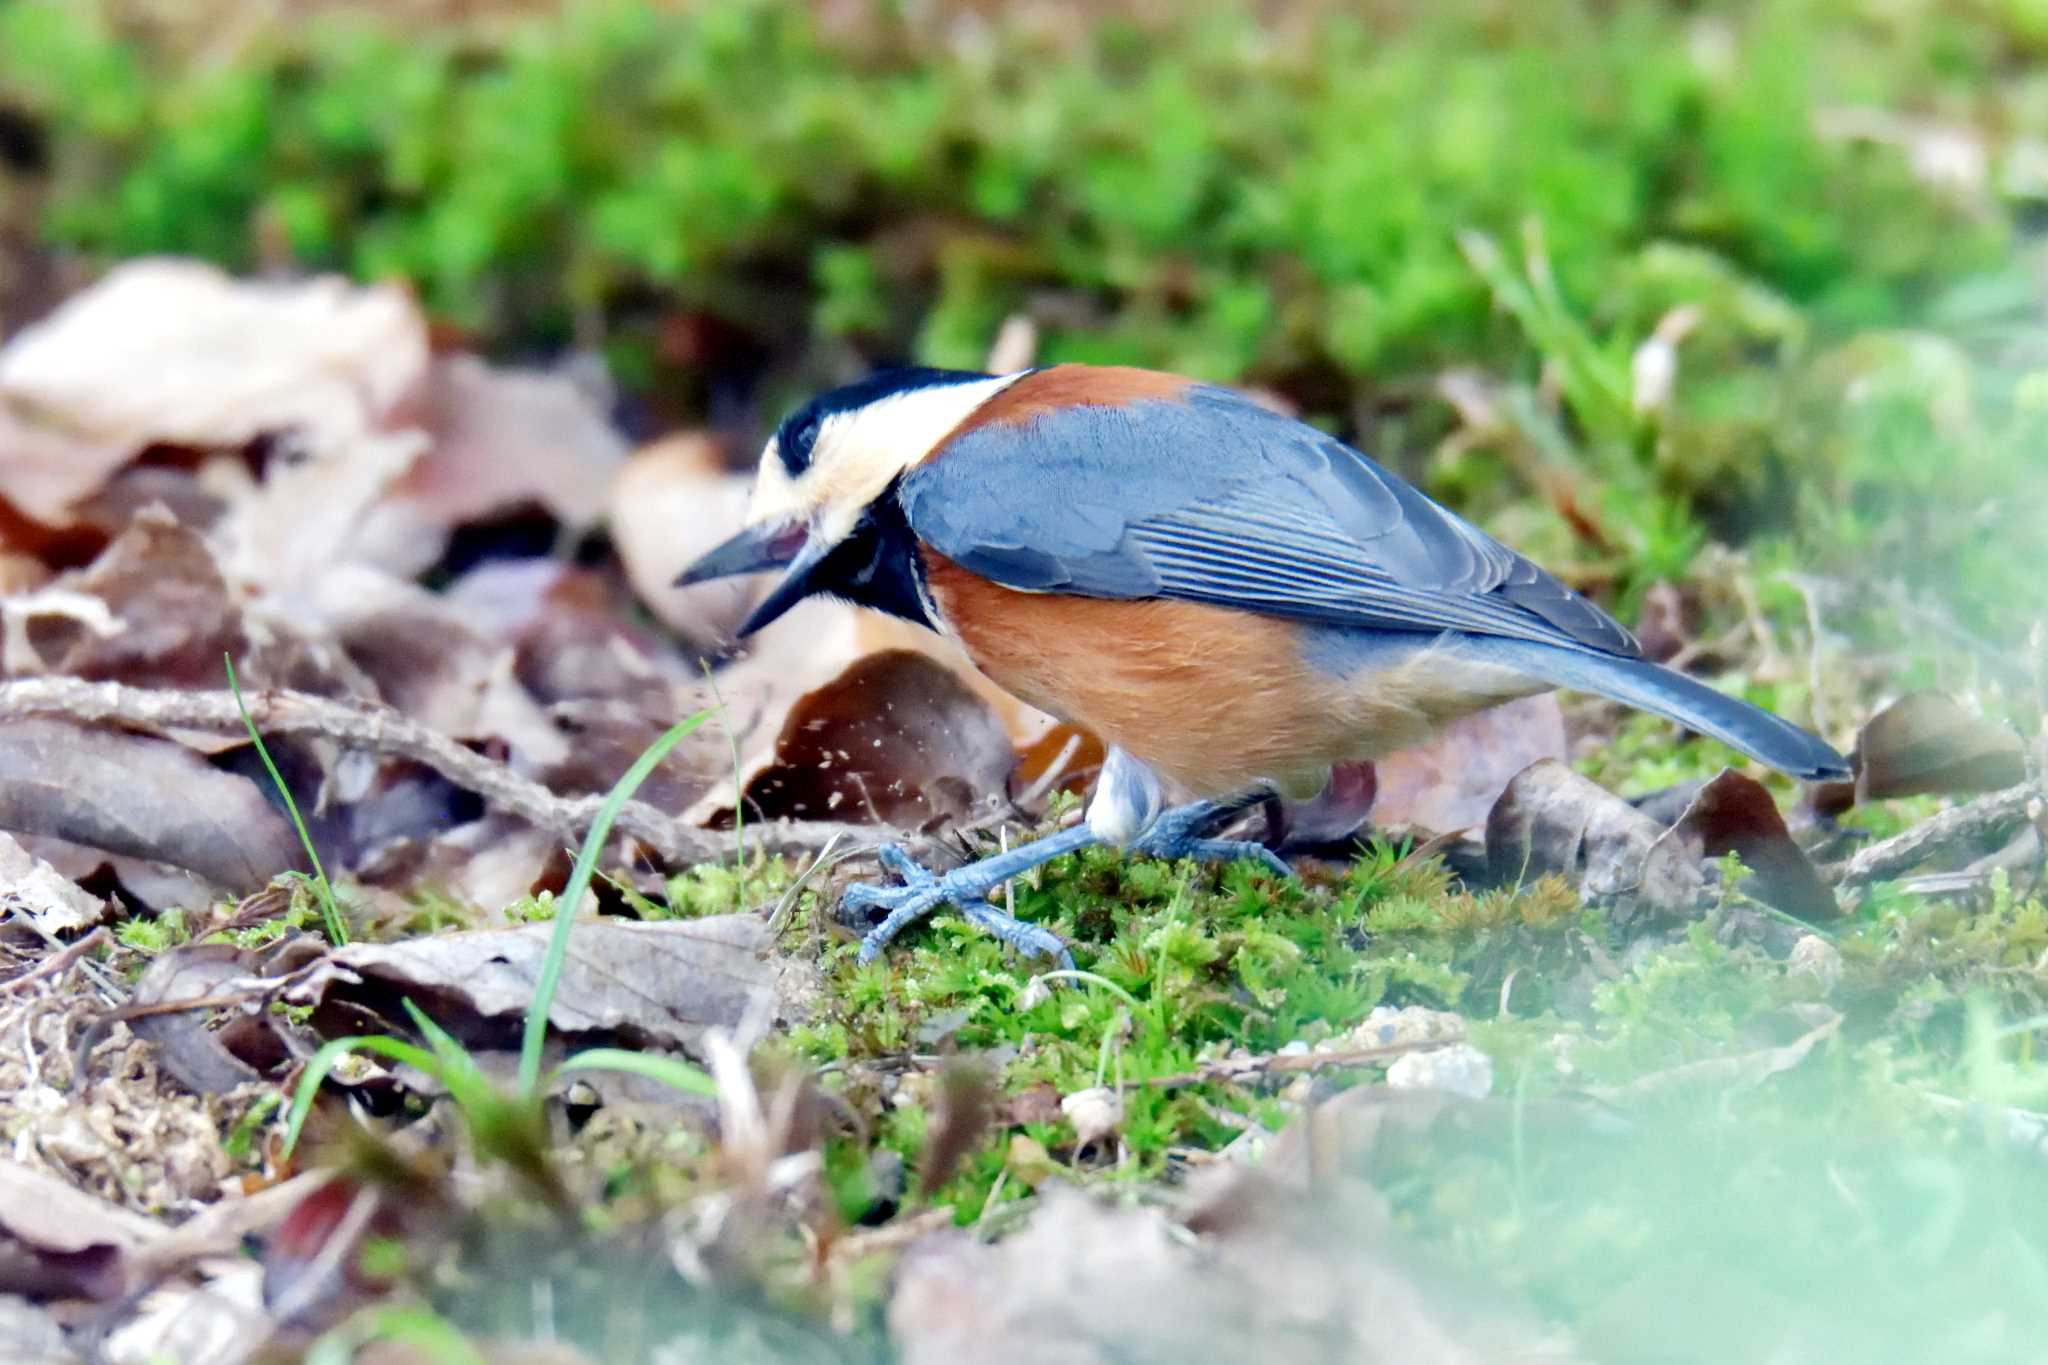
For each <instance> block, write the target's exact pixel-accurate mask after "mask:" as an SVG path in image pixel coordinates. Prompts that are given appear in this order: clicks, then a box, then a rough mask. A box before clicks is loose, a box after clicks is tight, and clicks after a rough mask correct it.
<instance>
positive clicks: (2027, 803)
mask: <svg viewBox="0 0 2048 1365" xmlns="http://www.w3.org/2000/svg"><path fill="white" fill-rule="evenodd" d="M2041 810H2042V790H2041V788H2040V787H2039V786H2038V785H2037V784H2035V783H2032V782H2023V783H2021V784H2020V785H2019V786H2017V787H2008V788H2006V789H2005V790H2004V791H2002V792H1993V793H1992V794H1991V795H1989V796H1980V797H1978V798H1977V799H1976V800H1975V801H1972V802H1970V803H1969V804H1968V805H1963V806H1955V807H1952V808H1950V809H1948V810H1945V811H1942V812H1940V813H1939V814H1936V815H1932V816H1929V817H1928V818H1927V819H1925V820H1922V821H1921V822H1920V823H1919V824H1917V825H1915V826H1913V828H1911V829H1909V830H1907V831H1906V832H1905V833H1904V834H1900V835H1897V836H1895V837H1893V838H1890V839H1886V840H1884V841H1883V842H1882V843H1876V844H1872V845H1871V846H1870V847H1868V848H1866V849H1862V850H1860V851H1859V852H1857V853H1856V854H1854V855H1853V856H1851V857H1849V858H1847V859H1845V860H1843V861H1842V862H1840V863H1837V864H1835V865H1834V867H1833V868H1830V869H1828V871H1833V872H1835V873H1836V877H1835V880H1836V882H1837V883H1838V884H1839V885H1841V886H1844V887H1858V886H1863V885H1866V884H1868V883H1870V882H1876V881H1883V880H1885V879H1887V878H1890V877H1896V876H1899V875H1900V874H1901V873H1905V872H1910V871H1912V870H1913V869H1914V868H1916V867H1918V866H1919V865H1920V864H1922V863H1924V862H1926V861H1927V860H1928V859H1929V858H1932V857H1935V856H1936V855H1937V854H1940V853H1943V852H1945V851H1947V850H1949V849H1952V848H1957V847H1972V846H1974V847H1978V848H1982V847H1986V846H1990V845H1995V844H1998V843H2000V842H2002V841H2004V840H2006V839H2009V838H2011V837H2012V836H2013V835H2014V834H2016V833H2018V832H2019V830H2020V828H2021V827H2022V826H2023V825H2025V824H2027V822H2028V821H2030V820H2037V819H2039V818H2040V816H2041Z"/></svg>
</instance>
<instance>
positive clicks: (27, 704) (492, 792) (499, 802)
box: [0, 678, 876, 865]
mask: <svg viewBox="0 0 2048 1365" xmlns="http://www.w3.org/2000/svg"><path fill="white" fill-rule="evenodd" d="M248 702H249V714H250V716H251V718H252V719H253V720H254V721H255V722H256V724H257V725H258V726H260V727H261V728H262V729H264V730H265V731H267V732H269V733H272V734H281V735H318V736H320V737H322V738H324V739H331V740H334V741H335V742H337V743H339V744H342V745H345V746H347V747H349V748H353V749H363V750H368V751H369V752H371V753H378V754H390V755H394V756H396V757H399V758H406V759H410V760H412V761H413V762H415V763H419V764H422V765H424V766H425V767H428V768H431V769H433V770H434V771H435V772H437V773H439V774H440V775H441V776H442V777H445V778H447V779H448V780H449V781H450V782H453V783H454V784H455V785H456V786H458V787H461V788H463V789H464V790H466V791H471V792H475V793H476V794H477V795H478V796H481V797H482V798H484V800H485V801H487V802H489V803H490V804H492V805H494V806H496V807H498V808H500V809H502V810H505V811H508V812H510V813H511V814H513V815H516V816H518V817H519V818H520V819H522V820H526V821H528V822H529V823H531V824H533V825H535V826H537V827H538V828H541V829H545V830H551V831H559V832H562V833H564V834H568V835H571V836H580V835H581V834H582V833H583V831H585V830H586V829H588V828H589V827H590V823H591V821H592V820H594V819H595V818H596V817H597V812H598V809H599V808H600V807H601V806H603V804H604V798H603V797H602V796H575V797H569V796H557V795H555V794H554V793H553V792H551V791H549V790H548V789H547V788H546V787H544V786H542V785H541V784H540V783H538V782H534V781H532V780H530V779H528V778H524V777H521V776H520V775H519V774H518V773H516V772H514V771H512V769H510V768H508V767H506V766H505V765H504V764H502V763H499V762H496V761H494V760H492V759H489V758H486V757H484V756H483V755H482V754H479V753H477V752H475V751H474V750H471V749H468V748H465V747H464V746H463V745H461V744H459V743H457V742H456V741H455V740H453V739H451V738H449V737H448V736H447V735H444V734H442V733H441V732H440V731H438V730H433V729H430V728H428V727H427V726H424V725H421V724H420V723H419V722H417V721H415V720H412V719H410V718H408V717H406V716H403V715H400V714H399V713H398V712H396V711H393V710H391V709H390V708H389V707H385V706H378V705H374V704H366V703H362V702H350V701H335V700H331V699H329V698H326V697H315V696H311V695H308V694H307V693H304V692H293V691H271V692H253V693H250V694H249V696H248ZM28 715H55V716H64V717H67V718H69V719H72V720H81V721H95V722H112V723H114V724H119V725H132V726H135V727H137V728H138V729H144V730H166V729H176V730H206V731H212V732H216V733H222V734H239V733H241V731H242V716H241V712H240V711H239V710H237V709H236V707H235V702H234V698H233V697H231V696H230V695H229V694H227V693H226V692H184V691H170V690H157V689H150V688H140V687H127V686H123V685H122V684H120V683H94V682H84V681H81V680H80V679H77V678H18V679H15V680H13V681H10V682H6V683H0V716H28ZM616 827H617V828H618V830H619V831H620V832H621V833H624V834H628V835H630V836H632V837H633V838H635V839H638V840H639V841H640V842H641V843H643V844H646V845H647V846H648V847H649V848H651V849H653V850H654V851H655V853H657V854H658V855H660V857H661V858H662V859H663V860H664V861H666V862H669V863H672V864H677V865H681V864H687V863H702V862H716V861H718V860H720V859H722V858H724V857H726V856H727V855H728V853H729V852H730V848H729V841H728V840H727V839H726V838H725V837H724V836H723V835H721V834H719V833H717V832H715V831H712V830H702V829H697V828H695V827H694V826H691V825H686V824H684V823H682V822H681V821H679V820H677V819H675V818H674V817H672V816H670V815H667V814H665V813H664V812H662V811H659V810H657V809H655V808H654V807H653V806H650V805H647V804H646V803H645V802H641V801H628V802H627V803H626V804H625V807H624V808H623V809H622V810H620V812H619V817H618V820H617V822H616ZM875 833H876V831H873V830H863V829H860V828H859V827H857V826H853V825H844V824H837V823H829V822H825V821H795V820H783V821H773V822H769V823H767V824H764V825H757V826H756V827H755V836H756V839H757V840H758V843H757V845H756V846H757V847H759V848H760V849H762V850H763V851H765V852H770V853H801V852H809V851H811V850H813V849H818V848H823V847H824V846H825V845H826V844H827V843H829V842H830V841H831V840H832V839H833V838H835V837H851V838H859V839H863V840H866V839H871V838H873V836H874V834H875Z"/></svg>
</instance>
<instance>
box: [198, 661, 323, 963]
mask: <svg viewBox="0 0 2048 1365" xmlns="http://www.w3.org/2000/svg"><path fill="white" fill-rule="evenodd" d="M221 657H222V659H223V661H224V662H225V663H226V664H227V670H228V691H230V692H232V693H233V694H234V697H235V709H236V710H237V711H240V712H241V713H242V724H243V725H244V726H246V727H247V728H248V731H249V742H250V743H251V744H254V745H255V746H256V756H257V757H258V758H260V759H262V760H263V770H264V771H265V772H267V773H269V774H270V782H271V785H272V786H274V787H276V788H277V794H278V795H279V796H280V797H282V798H283V799H284V808H285V810H286V811H288V812H289V813H290V814H291V817H292V828H293V829H295V830H297V831H298V832H299V843H300V844H301V845H302V846H304V848H305V850H306V857H307V859H308V860H309V861H311V863H312V864H313V886H314V889H315V891H316V893H317V894H318V895H319V897H320V918H321V920H322V921H323V922H324V923H325V924H326V926H327V938H328V940H329V941H330V942H331V943H333V944H334V945H335V946H336V947H337V948H338V947H341V946H342V945H344V944H346V943H347V942H348V922H347V921H346V920H345V919H343V918H342V914H341V902H340V901H339V900H337V899H336V898H335V895H334V887H333V886H331V885H330V884H329V883H328V881H327V870H326V869H325V868H323V867H321V866H320V851H319V850H318V849H316V848H314V847H313V836H312V834H311V833H310V832H308V831H307V829H306V821H305V817H303V816H301V815H300V814H299V803H298V802H297V801H295V800H293V799H292V789H291V787H290V786H288V785H286V783H285V780H284V774H283V773H280V772H279V771H278V770H277V764H275V763H273V762H271V760H270V750H269V749H268V748H267V747H265V745H264V743H263V736H262V735H260V734H258V733H256V721H255V718H254V717H252V716H251V715H250V714H249V703H248V702H246V701H244V700H243V699H242V684H241V683H240V682H239V681H237V680H236V678H235V656H234V655H232V654H224V655H222V656H221Z"/></svg>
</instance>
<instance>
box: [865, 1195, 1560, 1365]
mask: <svg viewBox="0 0 2048 1365" xmlns="http://www.w3.org/2000/svg"><path fill="white" fill-rule="evenodd" d="M1226 1178H1227V1179H1230V1180H1232V1181H1233V1182H1241V1183H1239V1184H1238V1190H1237V1198H1236V1199H1235V1201H1234V1202H1235V1203H1236V1205H1237V1208H1236V1209H1235V1213H1236V1217H1234V1218H1233V1220H1232V1222H1231V1224H1230V1225H1229V1226H1228V1227H1226V1228H1224V1229H1222V1230H1221V1231H1219V1232H1217V1233H1214V1234H1212V1235H1210V1236H1208V1237H1206V1238H1205V1239H1204V1241H1203V1244H1202V1245H1200V1246H1199V1247H1194V1246H1189V1245H1186V1243H1185V1241H1184V1239H1183V1238H1182V1237H1181V1236H1179V1235H1177V1233H1176V1230H1175V1229H1174V1228H1173V1226H1172V1225H1171V1223H1169V1221H1168V1220H1167V1219H1166V1217H1165V1216H1164V1215H1162V1214H1161V1213H1159V1212H1158V1211H1157V1210H1153V1209H1146V1208H1130V1207H1125V1208H1118V1207H1113V1206H1110V1205H1107V1204H1104V1203H1098V1202H1096V1201H1095V1200H1093V1199H1090V1198H1089V1197H1088V1196H1086V1195H1084V1194H1080V1193H1078V1192H1075V1191H1072V1190H1068V1189H1064V1188H1060V1187H1057V1186H1048V1187H1045V1188H1042V1189H1041V1191H1040V1194H1039V1199H1038V1201H1037V1203H1038V1206H1037V1208H1036V1210H1035V1211H1034V1213H1033V1214H1032V1217H1031V1220H1030V1222H1029V1223H1028V1224H1027V1225H1026V1226H1025V1227H1024V1228H1023V1230H1022V1231H1020V1232H1016V1233H1013V1234H1011V1235H1010V1236H1008V1237H1006V1238H1004V1239H1003V1240H1002V1241H999V1242H997V1243H995V1244H994V1245H992V1246H991V1245H987V1244H984V1243H981V1242H978V1241H977V1240H975V1239H974V1238H973V1237H972V1236H971V1235H970V1234H967V1233H965V1232H960V1231H954V1230H950V1229H949V1230H947V1231H944V1232H941V1233H938V1234H936V1235H933V1236H928V1237H926V1238H924V1239H922V1240H920V1241H919V1242H917V1243H915V1244H913V1245H912V1247H911V1248H910V1250H909V1251H908V1252H907V1253H906V1254H905V1256H904V1258H903V1261H902V1263H901V1264H900V1265H899V1267H898V1269H897V1273H896V1293H895V1296H894V1298H893V1299H892V1300H891V1301H890V1304H889V1312H888V1322H889V1331H890V1335H891V1337H892V1338H893V1340H894V1342H895V1344H896V1346H897V1348H898V1350H899V1351H900V1352H901V1358H902V1360H903V1361H904V1362H905V1363H906V1365H929V1363H931V1362H940V1361H945V1362H952V1361H960V1360H974V1361H977V1362H989V1365H1024V1363H1026V1362H1029V1363H1030V1365H1038V1362H1045V1365H1054V1362H1059V1365H1068V1363H1069V1362H1071V1363H1072V1365H1109V1363H1110V1362H1130V1363H1133V1365H1135V1363H1137V1362H1160V1365H1165V1363H1166V1362H1174V1365H1200V1363H1201V1362H1211V1361H1214V1362H1218V1363H1219V1365H1220V1363H1221V1362H1225V1361H1243V1360H1353V1361H1429V1362H1432V1363H1433V1365H1463V1363H1464V1362H1472V1365H1478V1362H1482V1361H1484V1362H1492V1361H1500V1360H1519V1361H1566V1360H1572V1359H1576V1358H1577V1357H1576V1356H1575V1355H1574V1354H1573V1353H1572V1352H1570V1351H1569V1350H1568V1349H1567V1347H1566V1344H1565V1343H1564V1342H1563V1341H1562V1340H1561V1339H1560V1338H1559V1336H1558V1334H1557V1333H1555V1332H1554V1331H1552V1330H1550V1329H1546V1328H1545V1327H1544V1326H1543V1325H1542V1324H1541V1322H1540V1321H1539V1320H1538V1319H1537V1318H1536V1316H1535V1315H1534V1314H1533V1313H1531V1312H1530V1311H1528V1310H1527V1309H1526V1308H1524V1307H1523V1306H1521V1305H1520V1304H1517V1303H1515V1302H1513V1301H1512V1300H1510V1299H1508V1298H1506V1297H1505V1296H1503V1295H1501V1294H1499V1293H1498V1292H1497V1291H1493V1292H1489V1291H1487V1290H1484V1289H1481V1288H1479V1287H1476V1286H1472V1285H1467V1284H1465V1283H1462V1282H1461V1281H1460V1279H1459V1277H1458V1276H1456V1275H1455V1274H1453V1273H1451V1272H1450V1271H1449V1270H1447V1269H1446V1268H1445V1267H1442V1266H1438V1265H1435V1264H1431V1263H1429V1262H1428V1261H1427V1259H1425V1258H1423V1257H1421V1256H1420V1255H1419V1253H1418V1252H1417V1250H1416V1249H1415V1248H1413V1247H1410V1246H1408V1245H1407V1244H1406V1242H1405V1239H1404V1238H1402V1236H1401V1234H1400V1232H1399V1231H1398V1229H1397V1228H1396V1227H1395V1226H1394V1224H1393V1220H1392V1218H1391V1217H1390V1216H1389V1214H1388V1213H1387V1211H1386V1206H1385V1204H1384V1202H1383V1201H1381V1200H1380V1199H1379V1198H1378V1197H1377V1196H1375V1195H1374V1194H1373V1193H1372V1192H1371V1191H1369V1190H1367V1189H1366V1188H1364V1187H1363V1186H1362V1185H1361V1184H1359V1183H1356V1182H1346V1183H1343V1184H1340V1185H1335V1186H1332V1187H1328V1188H1325V1189H1324V1190H1322V1191H1320V1192H1319V1194H1318V1197H1317V1199H1316V1200H1315V1202H1314V1205H1313V1206H1312V1207H1311V1206H1310V1205H1309V1204H1308V1202H1307V1201H1301V1200H1296V1199H1294V1198H1291V1197H1289V1196H1288V1195H1287V1194H1286V1192H1285V1191H1283V1190H1281V1189H1279V1188H1278V1187H1277V1186H1274V1185H1272V1184H1271V1183H1270V1182H1262V1181H1259V1180H1258V1179H1257V1178H1256V1177H1255V1176H1251V1175H1248V1174H1246V1173H1243V1172H1232V1173H1231V1174H1230V1175H1229V1176H1228V1177H1226Z"/></svg>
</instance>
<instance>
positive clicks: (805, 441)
mask: <svg viewBox="0 0 2048 1365" xmlns="http://www.w3.org/2000/svg"><path fill="white" fill-rule="evenodd" d="M821 425H823V422H822V419H821V418H820V417H819V416H818V414H817V413H815V412H808V413H804V414H802V415H801V416H798V417H794V418H792V419H790V421H788V422H787V423H785V424H784V425H783V428H782V434H781V435H780V436H779V437H777V438H776V442H775V448H776V451H777V453H778V454H780V455H781V456H782V463H783V466H784V467H785V468H787V469H788V470H789V472H790V473H791V474H801V473H803V472H804V470H806V469H808V468H810V464H811V447H812V446H814V445H816V444H817V443H818V428H819V427H820V426H821Z"/></svg>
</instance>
